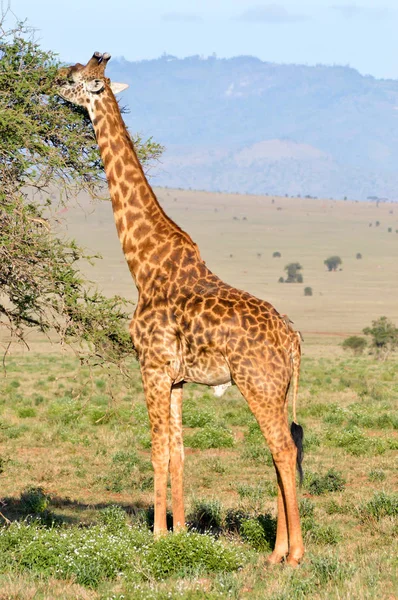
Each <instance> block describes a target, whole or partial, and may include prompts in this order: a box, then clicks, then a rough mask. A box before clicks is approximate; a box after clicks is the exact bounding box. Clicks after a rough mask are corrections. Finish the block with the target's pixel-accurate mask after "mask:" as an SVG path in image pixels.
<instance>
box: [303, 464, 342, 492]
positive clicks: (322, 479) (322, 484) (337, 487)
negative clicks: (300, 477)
mask: <svg viewBox="0 0 398 600" xmlns="http://www.w3.org/2000/svg"><path fill="white" fill-rule="evenodd" d="M309 479H310V482H309V484H308V485H307V489H308V491H309V492H310V493H311V494H314V495H315V496H320V495H321V494H325V493H326V492H340V491H342V490H344V488H345V483H346V482H345V479H344V478H343V477H342V475H341V474H340V473H338V472H337V471H335V470H334V469H329V471H327V473H325V475H317V474H312V475H310V476H309Z"/></svg>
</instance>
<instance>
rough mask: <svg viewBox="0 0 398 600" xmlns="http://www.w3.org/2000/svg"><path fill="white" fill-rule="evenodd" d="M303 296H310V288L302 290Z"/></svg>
mask: <svg viewBox="0 0 398 600" xmlns="http://www.w3.org/2000/svg"><path fill="white" fill-rule="evenodd" d="M304 296H312V287H305V288H304Z"/></svg>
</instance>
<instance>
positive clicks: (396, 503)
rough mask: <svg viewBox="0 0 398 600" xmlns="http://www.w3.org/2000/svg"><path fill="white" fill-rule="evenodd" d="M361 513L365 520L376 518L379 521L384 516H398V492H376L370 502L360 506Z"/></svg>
mask: <svg viewBox="0 0 398 600" xmlns="http://www.w3.org/2000/svg"><path fill="white" fill-rule="evenodd" d="M359 515H360V517H361V519H362V520H363V521H365V520H367V519H374V520H376V521H379V520H380V519H381V518H383V517H387V516H388V517H398V494H386V493H385V492H376V494H375V495H374V496H373V498H372V499H371V500H369V502H366V503H364V504H362V505H361V506H360V507H359Z"/></svg>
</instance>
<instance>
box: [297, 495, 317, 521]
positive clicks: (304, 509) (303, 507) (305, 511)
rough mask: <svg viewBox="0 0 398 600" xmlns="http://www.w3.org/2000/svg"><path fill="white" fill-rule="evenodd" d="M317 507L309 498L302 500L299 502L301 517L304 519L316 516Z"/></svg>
mask: <svg viewBox="0 0 398 600" xmlns="http://www.w3.org/2000/svg"><path fill="white" fill-rule="evenodd" d="M314 510H315V505H314V503H313V502H312V500H310V499H309V498H301V500H300V502H299V511H300V517H301V518H302V519H305V518H312V517H313V516H314Z"/></svg>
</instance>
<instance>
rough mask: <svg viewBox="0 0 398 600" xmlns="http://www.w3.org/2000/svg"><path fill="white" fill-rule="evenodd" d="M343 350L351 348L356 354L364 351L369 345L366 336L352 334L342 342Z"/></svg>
mask: <svg viewBox="0 0 398 600" xmlns="http://www.w3.org/2000/svg"><path fill="white" fill-rule="evenodd" d="M341 346H342V348H343V350H351V351H352V352H353V353H354V354H355V356H358V355H360V354H362V353H363V351H364V350H365V348H366V346H367V342H366V340H365V338H362V337H359V335H351V336H350V337H348V338H347V339H345V340H344V342H343V343H342V344H341Z"/></svg>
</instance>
